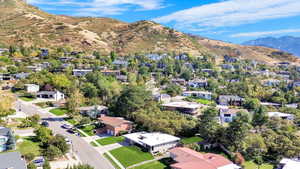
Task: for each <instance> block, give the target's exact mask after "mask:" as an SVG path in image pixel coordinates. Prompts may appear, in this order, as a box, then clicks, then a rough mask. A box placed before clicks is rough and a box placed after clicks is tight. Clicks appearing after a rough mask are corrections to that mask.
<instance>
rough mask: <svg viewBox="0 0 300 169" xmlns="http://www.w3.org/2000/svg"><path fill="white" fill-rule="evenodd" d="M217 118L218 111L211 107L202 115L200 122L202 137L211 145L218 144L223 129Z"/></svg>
mask: <svg viewBox="0 0 300 169" xmlns="http://www.w3.org/2000/svg"><path fill="white" fill-rule="evenodd" d="M217 116H218V110H216V109H215V108H213V107H210V108H208V109H206V110H205V111H204V112H203V113H202V115H201V116H200V120H199V133H200V135H201V136H202V137H203V138H205V139H206V140H207V141H208V142H211V143H214V142H216V140H217V135H218V132H219V130H220V129H221V125H220V124H219V122H218V119H217Z"/></svg>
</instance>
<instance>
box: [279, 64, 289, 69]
mask: <svg viewBox="0 0 300 169" xmlns="http://www.w3.org/2000/svg"><path fill="white" fill-rule="evenodd" d="M277 65H278V67H280V68H283V69H286V68H289V66H290V65H291V64H290V63H289V62H279V63H277Z"/></svg>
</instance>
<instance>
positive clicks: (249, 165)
mask: <svg viewBox="0 0 300 169" xmlns="http://www.w3.org/2000/svg"><path fill="white" fill-rule="evenodd" d="M243 165H244V166H245V169H258V165H257V164H255V163H254V162H253V161H247V162H245V163H244V164H243ZM273 168H274V166H273V165H272V164H267V163H265V164H262V165H261V166H260V169H273Z"/></svg>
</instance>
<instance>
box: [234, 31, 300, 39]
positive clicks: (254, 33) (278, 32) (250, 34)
mask: <svg viewBox="0 0 300 169" xmlns="http://www.w3.org/2000/svg"><path fill="white" fill-rule="evenodd" d="M297 32H300V29H281V30H274V31H265V32H247V33H237V34H232V35H231V36H230V37H233V38H236V37H260V36H268V35H279V34H284V33H297Z"/></svg>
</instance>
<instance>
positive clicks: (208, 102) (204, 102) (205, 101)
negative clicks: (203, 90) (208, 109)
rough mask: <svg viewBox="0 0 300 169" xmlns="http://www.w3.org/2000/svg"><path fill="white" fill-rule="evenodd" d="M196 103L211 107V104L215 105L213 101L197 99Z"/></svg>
mask: <svg viewBox="0 0 300 169" xmlns="http://www.w3.org/2000/svg"><path fill="white" fill-rule="evenodd" d="M195 101H196V102H197V103H200V104H205V105H210V104H212V103H214V102H213V101H210V100H205V99H195Z"/></svg>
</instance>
